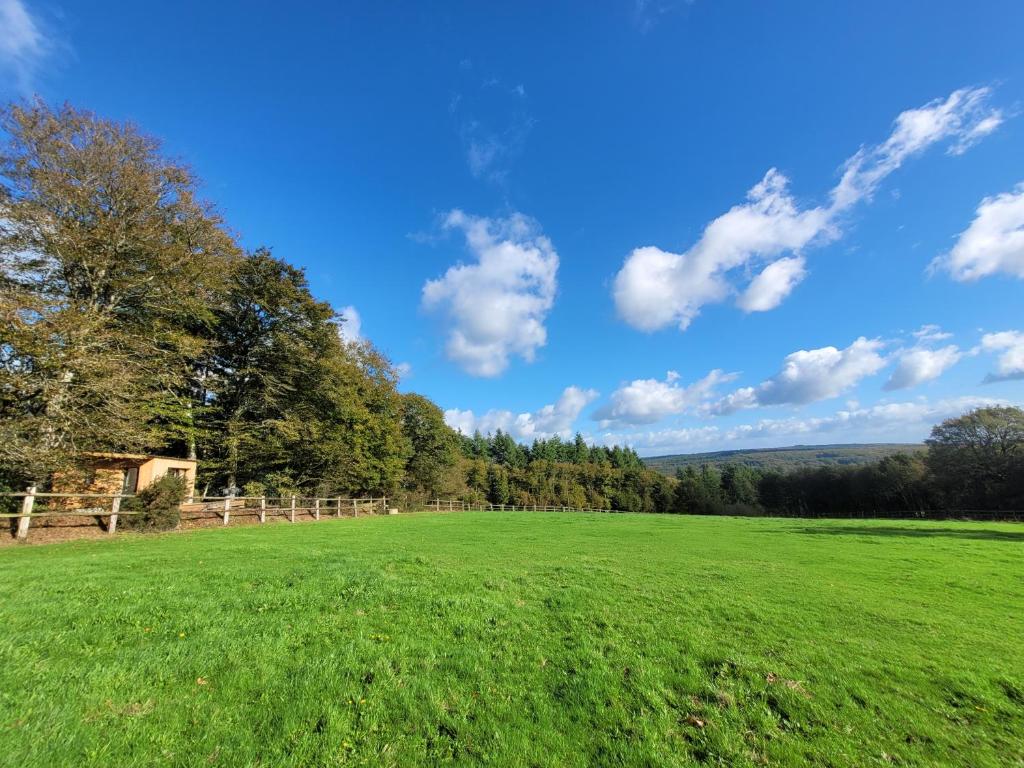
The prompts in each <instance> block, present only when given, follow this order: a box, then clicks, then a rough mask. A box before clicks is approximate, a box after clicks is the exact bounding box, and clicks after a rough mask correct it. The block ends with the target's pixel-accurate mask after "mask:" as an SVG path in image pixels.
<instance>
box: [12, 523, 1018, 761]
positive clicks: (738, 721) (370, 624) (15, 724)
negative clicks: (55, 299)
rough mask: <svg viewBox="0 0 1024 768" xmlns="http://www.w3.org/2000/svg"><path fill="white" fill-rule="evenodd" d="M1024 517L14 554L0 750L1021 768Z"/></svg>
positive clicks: (365, 534) (176, 757)
mask: <svg viewBox="0 0 1024 768" xmlns="http://www.w3.org/2000/svg"><path fill="white" fill-rule="evenodd" d="M1022 536H1024V532H1022V530H1021V529H1020V526H1019V525H1013V524H993V523H985V524H975V523H957V524H955V525H952V524H950V523H928V522H920V521H900V522H873V521H860V520H858V521H806V522H795V521H792V520H781V521H780V520H770V519H735V518H723V517H715V518H696V517H676V516H655V515H645V516H639V515H590V514H557V513H556V514H544V513H532V512H531V513H519V514H514V513H508V514H503V513H500V512H497V513H492V512H483V513H471V512H470V513H464V514H455V515H448V514H442V515H433V514H417V515H408V516H400V517H398V518H397V519H396V518H390V519H383V518H360V519H358V520H352V519H347V520H326V519H325V520H322V521H321V522H319V523H311V524H307V525H294V526H289V525H269V524H268V525H266V526H248V527H240V528H228V529H223V528H215V529H209V530H203V531H195V532H190V533H187V534H184V535H174V536H155V537H149V538H146V539H144V540H139V539H135V540H130V539H122V540H115V541H103V542H76V543H74V544H67V545H64V544H58V545H50V546H32V547H7V548H0V572H2V573H3V574H4V578H3V579H2V580H0V611H2V613H3V621H2V622H0V648H3V649H4V658H5V661H6V662H7V663H4V664H2V665H0V691H2V695H0V722H2V723H5V724H7V727H6V728H5V730H4V731H3V749H2V750H0V766H11V768H13V767H14V766H19V768H42V767H43V766H81V767H82V768H109V767H110V766H136V765H138V766H143V765H165V764H168V763H171V764H174V765H180V766H205V765H228V766H235V765H238V766H280V767H281V768H297V766H336V765H356V766H360V765H366V766H420V765H423V766H455V765H465V766H476V765H484V764H486V765H492V766H528V765H537V766H555V765H558V766H567V767H569V766H571V767H573V768H576V767H580V768H582V767H583V766H612V765H614V766H735V767H736V768H754V766H787V767H789V766H792V767H794V768H795V767H796V766H836V767H837V768H838V767H839V766H914V767H916V768H925V767H926V766H971V768H983V767H985V768H987V767H988V766H993V767H994V766H1016V765H1020V764H1021V763H1022V762H1024V706H1022V702H1024V668H1022V665H1021V664H1020V663H1019V661H1020V659H1021V658H1022V657H1024V635H1022V633H1021V632H1020V617H1021V616H1022V615H1024V582H1022V581H1021V578H1020V570H1021V569H1020V557H1021V554H1020V550H1021V547H1022V540H1021V537H1022ZM243 660H244V663H242V661H243ZM211 758H212V759H211Z"/></svg>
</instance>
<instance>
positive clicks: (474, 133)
mask: <svg viewBox="0 0 1024 768" xmlns="http://www.w3.org/2000/svg"><path fill="white" fill-rule="evenodd" d="M460 68H461V69H462V71H463V72H464V77H466V78H467V82H466V83H465V84H464V85H465V87H463V88H462V89H460V90H458V91H456V92H455V93H453V94H452V96H451V98H450V99H449V101H448V112H449V113H450V114H451V115H452V116H453V117H454V119H455V121H456V130H457V132H458V136H459V140H460V141H461V142H462V147H463V151H464V153H465V158H466V165H467V166H468V168H469V172H470V173H471V174H472V175H473V177H474V178H476V179H483V180H486V181H490V182H492V183H495V184H498V185H503V184H505V183H506V182H507V180H508V176H509V173H510V172H511V170H512V166H513V164H514V163H515V161H516V159H517V158H518V157H519V156H520V155H521V154H522V153H523V150H524V148H525V147H526V140H527V138H528V137H529V135H530V132H531V131H532V130H533V126H534V123H535V121H534V118H533V117H532V115H530V113H529V112H528V111H527V108H526V104H527V94H526V86H525V85H523V84H522V83H514V84H512V85H508V84H507V83H504V82H503V81H502V80H501V79H500V78H498V77H494V76H489V77H486V78H484V79H483V80H480V79H479V76H478V75H477V74H476V72H475V70H474V68H473V67H472V65H469V66H461V67H460Z"/></svg>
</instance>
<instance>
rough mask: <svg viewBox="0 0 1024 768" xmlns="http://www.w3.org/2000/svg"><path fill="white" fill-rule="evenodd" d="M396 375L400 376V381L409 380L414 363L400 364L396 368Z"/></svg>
mask: <svg viewBox="0 0 1024 768" xmlns="http://www.w3.org/2000/svg"><path fill="white" fill-rule="evenodd" d="M395 373H397V374H398V377H399V378H400V379H404V378H407V377H409V376H411V375H412V363H398V364H397V365H396V366H395Z"/></svg>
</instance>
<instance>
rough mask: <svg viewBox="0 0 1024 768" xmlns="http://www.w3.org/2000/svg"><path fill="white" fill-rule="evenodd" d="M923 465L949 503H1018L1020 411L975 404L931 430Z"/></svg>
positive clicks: (1023, 438)
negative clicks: (967, 411)
mask: <svg viewBox="0 0 1024 768" xmlns="http://www.w3.org/2000/svg"><path fill="white" fill-rule="evenodd" d="M927 463H928V469H929V470H931V473H932V475H933V476H934V477H935V481H936V486H937V488H938V491H939V492H940V493H941V494H942V497H943V501H944V502H945V504H946V506H949V507H961V508H977V509H1015V508H1016V509H1020V508H1021V507H1022V506H1024V410H1022V409H1020V408H1011V407H1003V408H1000V407H995V408H978V409H976V410H973V411H971V412H969V413H966V414H964V415H963V416H960V417H958V418H955V419H947V420H946V421H944V422H942V424H939V425H938V426H936V427H935V428H934V429H932V434H931V437H930V438H929V439H928V460H927Z"/></svg>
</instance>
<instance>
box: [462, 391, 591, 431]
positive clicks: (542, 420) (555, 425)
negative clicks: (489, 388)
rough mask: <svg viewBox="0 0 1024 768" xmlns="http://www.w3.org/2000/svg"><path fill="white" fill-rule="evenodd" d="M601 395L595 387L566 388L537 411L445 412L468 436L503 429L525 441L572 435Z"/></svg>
mask: <svg viewBox="0 0 1024 768" xmlns="http://www.w3.org/2000/svg"><path fill="white" fill-rule="evenodd" d="M597 396H598V393H597V391H596V390H593V389H581V388H580V387H566V388H565V390H564V391H563V392H562V395H561V397H559V398H558V401H557V402H556V403H554V404H553V405H545V406H544V407H543V408H540V409H539V410H537V411H534V412H533V413H520V414H514V413H512V411H504V410H490V411H487V412H486V413H484V414H482V415H480V416H479V417H478V416H476V415H475V414H474V413H473V411H471V410H459V409H458V408H451V409H449V410H447V411H445V412H444V418H445V421H446V422H447V423H448V426H450V427H451V428H452V429H457V430H459V431H461V432H462V434H464V435H472V434H473V433H474V432H475V431H476V430H479V431H480V432H481V433H483V434H488V433H493V432H495V431H497V430H499V429H500V430H502V431H503V432H508V433H509V434H511V435H512V436H513V437H514V438H516V439H517V440H522V441H530V440H533V439H534V438H543V439H546V438H549V437H552V436H554V435H558V436H559V437H562V438H568V437H570V436H571V435H572V431H573V430H572V426H573V424H574V423H575V422H576V419H578V418H579V415H580V414H581V413H582V412H583V409H584V408H586V407H587V406H588V405H589V404H590V403H592V402H593V401H594V400H595V399H597Z"/></svg>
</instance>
